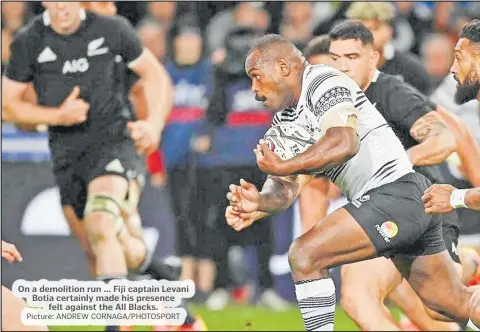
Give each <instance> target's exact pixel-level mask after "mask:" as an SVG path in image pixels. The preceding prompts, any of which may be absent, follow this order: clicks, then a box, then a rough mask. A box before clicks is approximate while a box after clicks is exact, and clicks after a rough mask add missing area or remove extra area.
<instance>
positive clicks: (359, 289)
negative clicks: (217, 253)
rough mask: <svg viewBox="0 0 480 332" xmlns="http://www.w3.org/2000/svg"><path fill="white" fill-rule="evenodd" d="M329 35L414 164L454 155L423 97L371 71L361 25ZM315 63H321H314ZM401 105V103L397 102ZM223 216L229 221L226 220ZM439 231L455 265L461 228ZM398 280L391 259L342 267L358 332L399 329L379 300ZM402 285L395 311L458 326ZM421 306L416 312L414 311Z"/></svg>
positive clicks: (348, 24) (346, 301) (368, 37)
mask: <svg viewBox="0 0 480 332" xmlns="http://www.w3.org/2000/svg"><path fill="white" fill-rule="evenodd" d="M331 34H332V36H331V39H333V40H332V41H330V42H329V46H328V47H327V52H328V49H330V47H332V51H331V52H332V57H333V60H334V61H333V64H332V65H333V66H336V67H337V68H338V69H339V70H341V71H343V72H345V73H346V74H347V75H349V76H350V77H351V78H352V79H354V80H355V81H356V83H357V84H358V85H359V86H360V87H361V88H362V90H363V91H364V92H365V94H366V96H367V97H368V98H369V100H371V101H372V102H374V103H376V108H377V109H378V110H379V111H380V113H381V114H382V115H383V116H384V117H385V119H386V120H387V122H388V123H389V124H390V125H391V127H392V128H393V129H394V132H395V133H396V135H397V137H399V138H400V140H401V142H402V143H403V145H404V147H405V148H407V149H409V150H408V154H409V157H410V160H411V161H412V164H414V165H417V164H420V165H429V164H438V163H439V162H442V161H443V160H444V159H445V158H446V157H447V156H448V155H449V154H450V153H452V152H453V151H454V150H455V140H454V138H453V136H452V133H451V132H450V131H449V130H448V129H447V127H446V126H445V124H443V122H442V120H441V119H440V118H439V116H438V115H437V114H436V113H435V112H433V109H435V105H432V106H431V107H430V105H429V103H428V102H427V101H426V99H425V97H423V96H421V94H420V93H418V92H416V91H414V90H413V89H412V88H410V86H408V85H406V84H405V83H403V82H402V81H401V80H400V79H398V78H396V77H393V76H390V75H385V74H383V73H381V72H379V71H376V70H375V69H376V52H375V51H374V48H373V36H372V34H371V32H370V31H369V30H368V29H367V28H366V27H365V26H364V25H363V24H361V23H359V22H352V21H345V22H343V23H341V24H339V25H338V26H336V27H335V28H334V29H333V31H332V32H331ZM318 42H321V43H323V42H324V40H318ZM316 43H317V41H315V40H314V41H312V43H310V45H309V47H307V48H306V50H305V53H304V55H305V56H308V57H312V55H313V54H314V52H312V51H311V49H316V50H317V52H322V50H323V49H319V48H318V47H317V45H316ZM332 45H333V46H332ZM313 60H320V61H322V60H324V59H315V58H314V59H313ZM329 62H330V63H331V62H332V61H331V60H330V61H329ZM372 80H373V81H372ZM390 91H396V93H395V94H393V93H389V92H390ZM399 100H401V101H402V102H401V103H400V102H399ZM417 142H418V143H417ZM414 147H415V148H414ZM416 169H417V170H418V171H420V172H421V173H423V174H424V175H426V176H427V177H429V178H430V179H431V180H432V181H434V182H438V181H440V182H441V181H442V176H441V173H440V170H439V169H438V167H437V168H435V167H416ZM305 189H306V186H305V187H304V188H303V189H302V193H301V195H300V199H301V197H302V195H303V191H304V190H305ZM310 208H311V209H314V210H315V209H316V208H315V207H310ZM227 217H228V218H229V219H231V216H230V215H229V216H227ZM302 222H303V219H302ZM443 232H444V240H445V242H446V247H447V250H448V251H449V253H450V256H451V257H452V259H453V260H454V261H455V262H456V264H459V262H460V260H459V257H458V255H457V244H458V233H459V229H458V220H457V218H456V216H455V215H450V216H449V218H445V219H444V220H443ZM466 263H467V264H468V265H472V264H471V263H472V261H471V260H466ZM373 270H382V271H384V273H382V274H376V275H373V276H372V275H370V274H368V271H373ZM460 270H461V268H460ZM474 270H475V267H470V266H467V268H466V269H465V271H469V273H470V274H469V275H467V276H465V277H464V278H462V279H463V280H470V279H471V272H473V271H474ZM401 281H402V279H401V275H400V273H399V272H398V271H397V270H396V269H395V267H394V265H393V264H392V263H391V262H390V261H389V260H386V259H384V258H378V259H373V260H369V261H365V262H361V263H355V264H348V265H344V266H342V305H343V306H344V308H345V310H346V312H347V314H348V315H349V316H350V317H351V318H352V319H353V320H354V321H355V322H357V324H358V325H359V326H360V327H361V328H362V330H368V329H376V330H384V329H395V328H396V329H399V327H398V326H397V325H396V323H395V322H394V321H393V319H392V318H391V315H390V314H389V312H388V310H387V309H386V308H385V307H384V305H383V300H384V299H385V298H386V296H388V295H389V293H391V292H392V291H393V290H395V287H397V286H398V285H399V284H400V282H401ZM404 284H405V285H403V284H402V288H406V289H402V291H400V290H396V291H395V296H396V298H395V300H396V302H400V303H399V306H400V307H401V308H402V309H404V310H405V311H406V312H407V313H408V314H409V316H410V317H412V319H413V320H414V322H415V323H417V325H418V326H420V327H421V328H422V329H428V330H431V329H436V330H445V329H450V328H453V329H457V328H458V326H457V325H456V324H449V323H444V322H440V323H438V322H435V321H432V318H430V317H429V316H428V315H427V314H426V311H425V309H424V308H423V305H422V304H421V301H420V300H419V299H418V297H417V296H416V295H415V293H413V291H411V289H409V288H408V287H409V286H408V284H407V283H406V282H405V283H404ZM405 294H406V296H405ZM412 297H413V298H412ZM360 302H361V303H360ZM419 303H420V307H418V304H419Z"/></svg>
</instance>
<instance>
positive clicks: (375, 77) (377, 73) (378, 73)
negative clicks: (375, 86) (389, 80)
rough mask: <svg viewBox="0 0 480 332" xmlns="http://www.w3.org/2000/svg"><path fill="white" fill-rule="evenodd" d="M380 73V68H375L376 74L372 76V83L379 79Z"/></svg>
mask: <svg viewBox="0 0 480 332" xmlns="http://www.w3.org/2000/svg"><path fill="white" fill-rule="evenodd" d="M379 75H380V70H378V69H377V70H375V74H373V77H372V83H374V82H376V81H377V79H378V76H379Z"/></svg>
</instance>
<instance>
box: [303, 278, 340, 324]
mask: <svg viewBox="0 0 480 332" xmlns="http://www.w3.org/2000/svg"><path fill="white" fill-rule="evenodd" d="M295 293H296V295H297V301H298V306H299V308H300V312H301V313H302V318H303V322H304V324H305V329H306V330H307V331H333V327H334V316H335V304H336V297H335V285H334V284H333V280H332V279H331V278H325V279H314V280H303V281H298V282H296V283H295Z"/></svg>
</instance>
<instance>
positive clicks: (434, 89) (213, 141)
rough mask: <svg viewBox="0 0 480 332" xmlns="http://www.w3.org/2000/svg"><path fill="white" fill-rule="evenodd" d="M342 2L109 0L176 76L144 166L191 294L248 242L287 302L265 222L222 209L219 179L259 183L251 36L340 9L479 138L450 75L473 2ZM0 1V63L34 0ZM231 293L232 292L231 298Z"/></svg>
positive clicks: (271, 299)
mask: <svg viewBox="0 0 480 332" xmlns="http://www.w3.org/2000/svg"><path fill="white" fill-rule="evenodd" d="M353 4H355V3H353V2H340V1H334V2H317V3H315V2H276V1H270V2H268V1H267V2H225V1H219V2H204V1H186V2H178V3H176V2H136V1H122V2H116V6H117V13H118V15H123V16H125V17H127V18H128V19H129V20H130V22H131V23H132V25H133V26H134V27H135V28H136V30H137V33H138V36H139V37H140V38H141V40H142V41H143V43H144V45H145V46H146V47H147V48H149V49H150V50H151V51H152V52H153V54H154V55H155V56H156V58H157V59H158V61H160V62H162V63H163V64H164V65H165V67H166V69H167V71H168V72H169V74H170V76H171V78H172V82H173V84H174V85H175V108H174V109H173V110H172V113H171V115H170V120H169V123H168V125H167V126H166V128H165V130H164V133H163V138H162V143H161V149H160V151H161V152H162V155H163V161H162V162H160V163H157V164H155V165H150V166H151V167H150V171H151V173H152V174H153V178H154V179H156V185H160V184H162V181H163V178H166V179H167V185H168V188H169V189H170V193H171V197H172V205H173V210H174V212H175V217H176V219H177V230H178V231H177V232H178V241H177V243H178V246H179V247H178V249H177V250H178V253H179V255H181V256H182V257H183V267H182V278H184V279H194V280H196V283H197V295H196V297H198V299H197V300H198V301H201V302H206V303H207V305H208V306H210V307H211V308H212V309H216V308H217V309H220V308H222V307H223V306H224V305H226V303H228V301H229V300H230V298H231V296H232V292H231V291H230V290H231V289H232V287H233V288H235V286H238V285H243V284H245V280H243V279H244V278H243V277H242V276H243V274H242V273H234V274H232V275H233V276H232V275H230V274H229V272H228V271H229V270H228V269H226V268H224V267H225V266H226V265H227V264H228V263H229V261H231V260H232V259H233V260H234V258H235V255H234V253H235V250H230V251H229V250H226V248H234V249H235V248H237V246H240V247H247V246H254V247H255V248H256V254H257V257H258V262H259V264H258V266H259V268H258V269H259V271H258V276H259V291H258V292H257V294H258V300H259V301H260V302H262V303H264V304H266V305H268V306H270V307H272V308H274V309H278V310H281V309H282V308H284V307H286V304H285V303H284V301H283V300H282V299H281V298H280V297H279V296H278V294H276V293H275V292H274V291H273V281H272V276H271V274H270V271H269V268H268V267H269V259H270V257H271V255H272V241H271V232H270V224H269V222H268V221H265V222H261V223H256V224H254V226H253V227H252V228H251V229H249V230H247V231H246V232H242V233H235V232H234V231H233V230H231V229H229V228H228V227H227V226H226V224H225V221H224V215H223V213H224V211H225V206H226V204H227V201H226V199H225V193H226V190H227V188H228V185H229V184H230V183H238V181H239V180H240V178H246V179H249V180H250V181H251V182H253V183H254V184H256V185H257V186H261V184H262V183H263V181H264V179H265V176H264V175H263V174H262V173H261V172H260V171H259V170H258V168H257V167H256V163H255V157H254V154H253V153H252V149H253V148H254V146H255V144H256V142H258V139H259V138H261V137H262V135H263V134H264V132H265V131H266V129H267V128H268V127H269V125H270V121H271V114H269V113H268V112H267V111H265V110H264V109H263V107H262V105H261V103H260V102H258V101H256V100H255V98H254V96H253V94H252V93H251V91H250V80H249V78H248V77H247V76H246V75H245V72H244V59H245V56H246V53H247V51H248V48H249V46H250V45H251V42H252V40H253V39H254V38H255V37H257V36H260V35H263V34H265V33H279V34H281V35H283V36H284V37H286V38H288V39H289V40H291V41H292V42H293V43H294V44H295V45H297V46H298V48H299V49H301V50H303V49H304V48H305V46H306V45H307V44H308V42H309V41H310V40H311V39H312V38H313V37H315V36H319V35H323V34H326V33H328V31H329V30H330V28H331V27H332V26H333V25H334V24H335V23H337V22H339V21H341V20H343V19H345V18H347V17H348V18H357V19H362V20H363V21H364V22H365V23H366V24H367V23H368V24H367V25H368V27H369V28H370V29H371V30H372V32H373V33H374V37H375V46H376V48H377V49H378V50H381V53H382V56H383V57H384V60H388V59H389V58H391V57H393V54H394V53H397V52H398V53H401V54H406V55H408V56H409V57H412V58H416V61H418V62H419V63H421V64H423V66H422V68H423V69H422V70H424V71H426V73H427V75H425V76H421V75H419V77H421V78H422V79H423V78H425V79H423V80H420V79H419V77H412V78H408V77H405V80H406V81H409V80H411V82H410V83H411V84H412V85H414V86H415V87H416V88H418V89H419V90H421V91H422V92H424V93H425V94H427V95H430V96H431V97H432V99H436V100H437V101H438V102H439V103H441V104H443V105H444V106H446V107H447V108H448V109H449V110H450V111H452V112H455V113H456V114H457V115H458V116H460V117H461V118H462V119H464V121H465V122H466V123H467V124H468V125H469V126H470V127H471V129H472V132H473V133H474V135H476V138H477V140H478V142H479V143H480V119H479V108H478V103H476V102H474V103H469V104H467V105H464V106H462V111H460V107H459V106H457V105H455V104H454V103H453V97H451V96H453V93H454V86H455V82H454V81H453V80H451V78H450V77H449V69H450V66H451V64H452V62H453V49H454V47H455V43H456V40H457V38H458V32H459V30H460V29H461V27H462V26H463V24H464V23H465V22H467V21H469V20H471V19H473V18H478V17H480V2H474V1H467V2H460V1H455V2H454V1H450V2H433V1H420V2H395V3H393V5H394V6H393V7H388V6H387V7H382V6H380V7H377V6H375V5H372V4H371V3H370V4H369V3H364V4H360V3H356V5H355V6H356V7H355V8H353V7H352V6H353ZM1 8H2V21H1V23H2V61H1V62H2V69H3V67H4V66H5V65H7V64H8V60H9V47H8V45H9V43H10V42H11V40H12V37H13V36H14V35H15V32H16V31H18V29H20V28H21V27H22V26H23V25H24V24H26V23H27V22H28V21H29V19H31V18H32V17H33V16H34V15H37V14H39V13H41V12H42V11H43V7H42V6H41V2H2V7H1ZM390 8H393V10H390ZM449 96H450V97H449ZM164 169H165V171H164ZM200 224H201V225H202V226H201V227H199V226H198V225H200ZM232 257H233V258H232ZM232 285H233V286H232ZM242 294H243V293H242V292H241V291H240V292H237V293H234V295H235V296H237V297H238V298H240V299H241V298H242V296H243V295H242Z"/></svg>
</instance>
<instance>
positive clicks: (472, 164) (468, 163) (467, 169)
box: [436, 106, 480, 187]
mask: <svg viewBox="0 0 480 332" xmlns="http://www.w3.org/2000/svg"><path fill="white" fill-rule="evenodd" d="M436 112H437V113H438V114H439V115H440V116H441V117H442V119H443V121H444V123H445V124H446V125H447V126H448V128H449V129H450V130H451V131H452V133H453V135H454V136H455V141H456V143H457V144H456V153H457V154H458V156H459V158H460V160H461V162H462V164H461V169H462V171H463V172H464V174H465V176H466V177H467V178H468V180H469V182H470V183H471V184H472V186H474V187H480V172H478V170H479V169H480V146H479V145H478V143H477V141H476V139H475V137H474V136H473V134H472V132H471V131H470V129H469V128H468V127H467V126H466V125H465V124H464V123H463V122H462V121H461V120H460V119H459V118H458V116H456V115H455V114H453V113H450V112H448V111H447V110H446V109H444V108H443V107H441V106H437V109H436Z"/></svg>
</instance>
